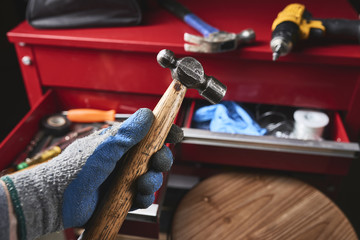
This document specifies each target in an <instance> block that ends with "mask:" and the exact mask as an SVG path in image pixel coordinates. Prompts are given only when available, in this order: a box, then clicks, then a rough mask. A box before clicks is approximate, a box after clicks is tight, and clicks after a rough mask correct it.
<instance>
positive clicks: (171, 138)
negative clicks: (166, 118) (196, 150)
mask: <svg viewBox="0 0 360 240" xmlns="http://www.w3.org/2000/svg"><path fill="white" fill-rule="evenodd" d="M183 138H184V132H183V130H182V129H181V128H180V127H179V126H177V125H175V124H173V125H172V126H171V128H170V131H169V134H168V135H167V137H166V139H165V142H166V143H172V144H176V143H179V142H181V141H182V140H183Z"/></svg>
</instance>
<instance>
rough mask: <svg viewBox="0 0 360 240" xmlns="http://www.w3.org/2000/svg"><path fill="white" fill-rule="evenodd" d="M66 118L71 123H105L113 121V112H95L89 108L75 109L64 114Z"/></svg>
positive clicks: (95, 110)
mask: <svg viewBox="0 0 360 240" xmlns="http://www.w3.org/2000/svg"><path fill="white" fill-rule="evenodd" d="M66 115H67V118H68V119H69V120H70V121H72V122H83V123H90V122H105V121H114V120H115V110H108V111H104V110H97V109H91V108H77V109H71V110H69V111H67V112H66Z"/></svg>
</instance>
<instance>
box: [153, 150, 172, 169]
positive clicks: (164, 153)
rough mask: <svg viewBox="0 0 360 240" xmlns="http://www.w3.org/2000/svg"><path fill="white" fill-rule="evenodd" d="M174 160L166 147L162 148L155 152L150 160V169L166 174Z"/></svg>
mask: <svg viewBox="0 0 360 240" xmlns="http://www.w3.org/2000/svg"><path fill="white" fill-rule="evenodd" d="M173 161H174V158H173V155H172V152H171V150H170V149H169V148H168V147H167V146H165V145H164V146H163V147H162V148H161V149H160V150H159V151H158V152H156V153H155V154H154V155H153V157H152V160H151V167H152V168H153V169H154V170H155V171H158V172H168V171H169V170H170V169H171V166H172V164H173Z"/></svg>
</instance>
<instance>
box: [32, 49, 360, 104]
mask: <svg viewBox="0 0 360 240" xmlns="http://www.w3.org/2000/svg"><path fill="white" fill-rule="evenodd" d="M34 51H35V52H36V62H37V64H38V68H39V75H40V79H41V83H42V85H43V86H47V87H58V86H61V87H72V88H85V89H94V90H108V91H117V92H135V93H142V94H156V95H162V94H163V92H164V91H165V89H166V88H167V86H168V85H169V82H170V79H171V75H170V71H169V70H167V69H163V68H162V67H160V66H159V64H158V63H157V62H156V54H155V53H138V52H122V51H107V50H106V51H104V50H101V51H100V50H92V49H86V50H85V49H78V48H76V49H74V48H62V47H61V48H54V47H46V46H34ZM178 57H181V55H180V56H178ZM197 59H198V60H199V61H200V62H201V63H202V65H203V67H204V69H205V72H206V73H207V74H209V75H212V76H214V77H216V78H218V79H219V80H220V81H222V82H223V83H224V84H225V85H227V87H228V92H227V95H226V99H232V100H235V101H239V102H260V103H268V104H276V105H293V106H302V107H314V108H324V109H336V110H339V109H341V110H346V109H347V108H348V105H349V102H350V99H351V94H347V93H351V92H352V91H353V90H354V86H355V84H356V81H357V79H358V75H359V67H350V66H329V65H325V64H324V65H318V64H305V63H303V64H296V63H284V62H279V63H274V62H271V61H249V60H243V59H235V58H234V59H228V58H226V57H214V56H206V57H205V56H199V57H197ZM344 75H345V76H346V78H345V79H344V80H343V82H341V83H340V82H339V80H340V79H343V78H344ZM187 97H193V98H199V97H200V96H199V94H198V92H197V91H195V90H190V91H189V92H188V94H187Z"/></svg>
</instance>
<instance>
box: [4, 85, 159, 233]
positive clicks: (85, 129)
mask: <svg viewBox="0 0 360 240" xmlns="http://www.w3.org/2000/svg"><path fill="white" fill-rule="evenodd" d="M158 100H159V97H158V96H154V95H137V94H127V93H112V92H100V91H85V90H76V89H52V90H50V91H48V92H47V93H46V94H44V96H43V98H42V99H41V101H39V102H38V103H37V104H36V105H35V106H34V107H33V108H32V109H31V110H30V112H29V113H28V114H27V115H26V116H25V117H24V118H23V119H22V121H21V122H20V123H19V124H18V125H17V126H16V127H15V129H13V131H12V132H11V133H10V134H9V135H8V136H7V138H6V139H5V140H4V141H3V142H2V143H1V146H0V156H2V158H1V161H0V164H1V169H5V168H9V166H14V165H13V163H14V161H15V160H17V159H23V160H25V158H26V157H27V154H29V152H27V147H28V146H29V144H32V141H34V140H36V136H38V135H39V133H40V132H41V131H42V128H43V127H44V126H43V122H44V121H43V120H44V119H48V116H59V115H61V114H59V113H62V112H63V111H68V110H69V109H79V108H87V109H89V108H91V109H99V110H110V109H113V110H115V112H116V113H123V114H125V117H126V115H127V114H132V113H134V112H135V111H136V110H138V109H139V108H144V107H146V108H150V109H152V108H154V106H155V105H156V103H157V102H158ZM116 120H118V119H116ZM119 120H120V121H121V120H124V118H122V119H119ZM61 121H62V120H61V119H57V120H54V121H53V123H54V124H55V125H56V124H57V123H61ZM107 124H111V122H97V123H76V122H72V123H71V126H69V129H68V130H65V131H64V134H59V135H56V136H55V135H54V136H52V139H49V138H47V137H45V138H44V139H42V140H41V142H39V145H38V146H36V148H37V149H38V150H41V149H46V148H47V147H48V146H51V145H52V144H53V143H59V142H64V140H65V138H66V137H71V135H72V134H73V133H77V134H79V136H80V137H83V136H85V135H87V134H90V133H92V132H93V131H94V130H96V129H100V128H101V127H102V126H103V125H107ZM50 135H52V134H48V136H50ZM47 141H50V142H48V143H47V145H46V146H44V144H45V142H47ZM65 143H70V142H65ZM40 145H42V146H40ZM58 146H60V145H58ZM24 153H25V155H24ZM35 155H36V153H35V151H34V152H33V153H32V154H31V156H35ZM29 157H30V156H29ZM16 166H17V165H16ZM164 182H165V183H166V176H164ZM165 188H166V184H163V187H162V188H161V189H160V190H159V191H158V192H157V193H156V198H155V202H154V203H153V204H152V205H151V206H150V207H149V208H148V209H139V210H136V211H132V212H130V213H129V214H128V215H127V220H131V221H136V222H143V223H144V224H145V223H146V224H148V223H154V224H158V217H159V214H160V208H161V201H162V198H163V195H164V194H165ZM152 229H154V231H155V229H157V228H156V227H152Z"/></svg>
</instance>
